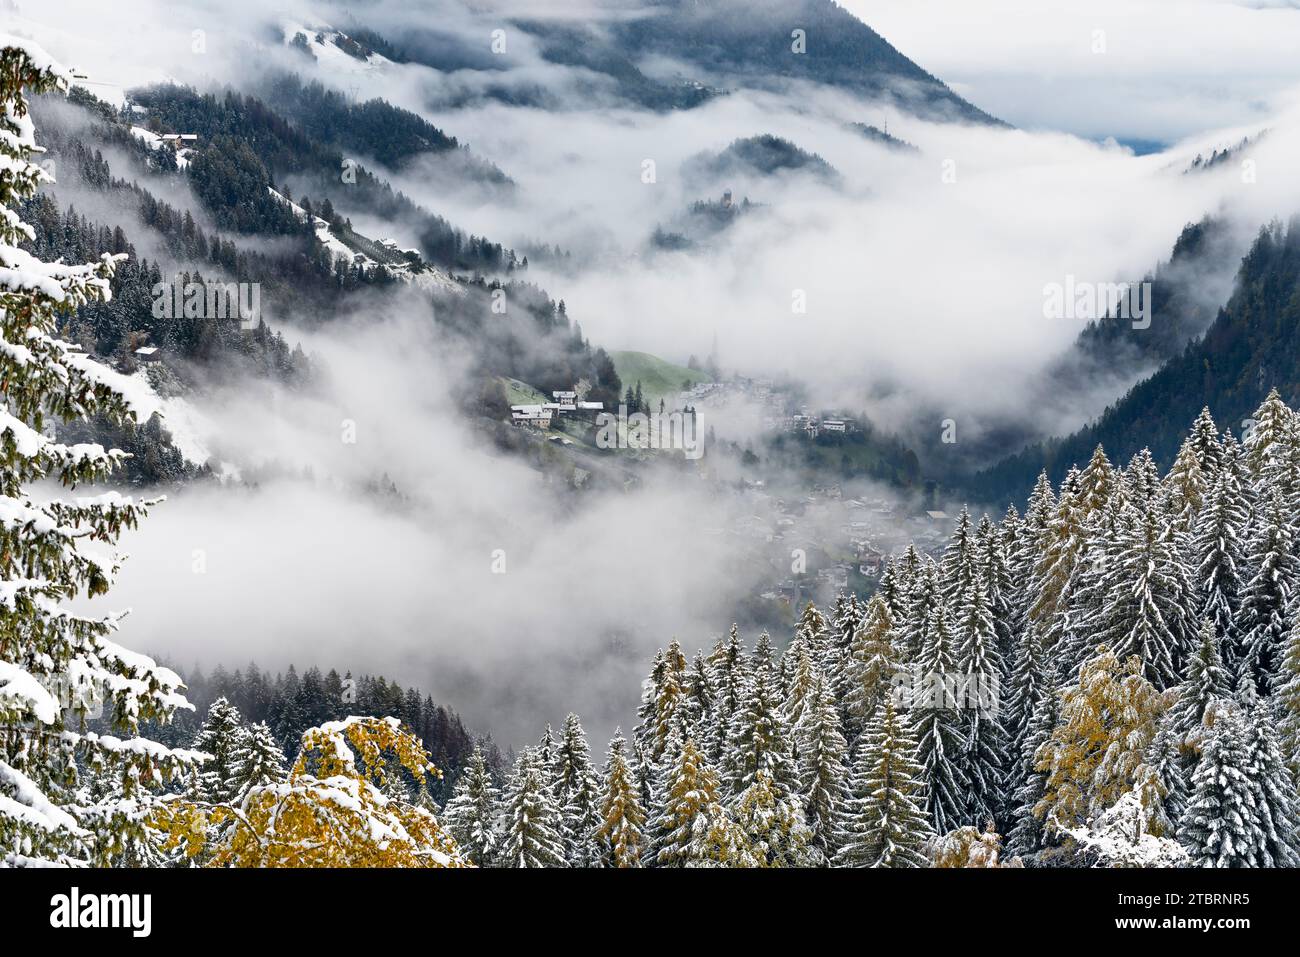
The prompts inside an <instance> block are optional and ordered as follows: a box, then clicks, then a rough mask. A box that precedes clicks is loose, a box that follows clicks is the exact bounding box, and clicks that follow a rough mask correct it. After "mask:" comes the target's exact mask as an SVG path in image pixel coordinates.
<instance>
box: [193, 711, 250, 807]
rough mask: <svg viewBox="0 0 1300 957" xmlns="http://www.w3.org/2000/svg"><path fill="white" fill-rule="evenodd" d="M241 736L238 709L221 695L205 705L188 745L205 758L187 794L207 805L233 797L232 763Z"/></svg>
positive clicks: (234, 759) (237, 752)
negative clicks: (199, 721) (197, 727)
mask: <svg viewBox="0 0 1300 957" xmlns="http://www.w3.org/2000/svg"><path fill="white" fill-rule="evenodd" d="M243 738H244V728H243V718H242V717H241V716H240V714H239V709H238V708H236V707H235V706H234V705H232V704H231V703H230V702H229V701H227V700H226V699H225V698H218V699H217V700H216V701H214V702H212V706H211V707H210V708H208V714H207V717H205V718H204V719H203V724H202V725H200V726H199V731H198V733H197V734H196V735H195V736H194V742H193V744H192V745H191V747H192V748H193V750H195V751H199V752H202V753H203V754H206V755H207V756H208V757H207V758H206V759H205V760H204V762H203V765H202V767H201V769H200V771H199V773H198V776H197V780H196V781H195V784H194V787H192V788H191V789H190V796H191V797H193V798H194V799H195V800H199V801H207V802H208V803H210V804H222V803H225V802H227V801H229V800H231V799H232V798H233V797H234V796H235V765H236V762H237V761H238V754H239V750H240V745H241V744H242V742H243Z"/></svg>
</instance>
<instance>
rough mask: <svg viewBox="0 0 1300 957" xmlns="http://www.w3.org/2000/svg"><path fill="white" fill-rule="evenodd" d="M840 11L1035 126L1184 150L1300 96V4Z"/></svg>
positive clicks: (1057, 1) (962, 3)
mask: <svg viewBox="0 0 1300 957" xmlns="http://www.w3.org/2000/svg"><path fill="white" fill-rule="evenodd" d="M840 2H841V3H842V4H843V5H844V6H846V7H847V8H848V9H850V10H852V11H853V12H854V13H855V14H857V15H858V16H859V17H860V18H862V19H863V20H864V21H865V22H866V23H868V24H869V25H870V26H871V27H872V28H874V29H875V30H876V31H877V32H879V33H881V34H882V35H883V36H884V37H885V38H886V39H887V40H889V41H890V42H891V43H893V44H894V45H895V46H896V47H898V48H899V49H900V50H901V51H902V52H903V53H905V54H907V55H908V56H909V57H911V58H912V59H914V60H915V61H916V62H918V63H920V64H921V66H923V67H925V68H926V69H927V70H929V71H930V72H932V73H935V74H936V75H938V76H939V77H940V78H941V79H943V80H945V81H947V82H948V83H949V84H950V85H951V86H952V87H954V89H956V90H957V91H958V92H960V93H961V94H963V95H964V96H966V97H967V98H969V99H970V100H972V101H973V102H974V103H975V104H976V105H978V106H980V107H982V108H983V109H985V110H988V111H989V112H991V113H993V114H994V115H996V116H999V117H1001V118H1003V119H1005V120H1007V121H1008V122H1010V123H1013V124H1015V125H1017V126H1022V127H1025V128H1034V129H1038V128H1047V129H1057V130H1066V131H1069V132H1072V133H1077V134H1079V135H1082V136H1087V137H1104V136H1115V137H1117V138H1119V139H1151V140H1162V141H1172V140H1176V139H1178V138H1180V137H1183V136H1187V135H1191V134H1194V133H1197V132H1199V131H1204V130H1206V129H1211V128H1217V127H1228V126H1237V125H1249V124H1250V123H1253V122H1259V121H1262V120H1263V119H1264V118H1265V116H1266V115H1267V114H1268V113H1270V112H1272V109H1273V108H1275V107H1276V106H1277V105H1278V104H1279V103H1282V102H1285V101H1287V100H1289V99H1291V98H1292V97H1293V95H1294V93H1295V91H1296V89H1297V88H1298V87H1300V56H1297V52H1300V2H1297V0H1235V2H1234V0H840ZM1099 30H1100V31H1104V39H1105V52H1104V53H1094V52H1093V40H1094V31H1099Z"/></svg>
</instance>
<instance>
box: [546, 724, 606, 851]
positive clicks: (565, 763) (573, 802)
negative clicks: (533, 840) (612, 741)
mask: <svg viewBox="0 0 1300 957" xmlns="http://www.w3.org/2000/svg"><path fill="white" fill-rule="evenodd" d="M554 779H555V790H556V800H557V801H558V803H559V805H560V811H561V812H562V814H563V819H564V838H565V842H566V853H565V857H566V858H567V859H568V861H569V863H570V864H572V865H574V866H575V867H587V866H590V865H594V864H596V863H598V862H599V861H600V849H599V847H598V846H597V844H596V829H597V828H598V827H599V826H600V807H599V805H600V780H599V778H597V776H596V769H595V768H594V767H593V766H592V764H591V749H590V748H589V747H588V745H587V735H586V733H585V732H584V731H583V730H582V723H581V722H580V721H579V720H578V716H577V715H576V714H573V713H572V712H570V714H569V715H568V716H567V717H566V718H565V719H564V728H563V729H562V731H561V732H560V740H559V743H558V744H557V745H556V749H555V764H554Z"/></svg>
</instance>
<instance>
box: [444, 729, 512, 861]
mask: <svg viewBox="0 0 1300 957" xmlns="http://www.w3.org/2000/svg"><path fill="white" fill-rule="evenodd" d="M498 801H499V792H498V791H497V788H496V786H495V785H494V784H493V783H492V775H491V773H490V772H489V771H488V766H487V760H486V759H485V758H484V756H483V749H482V748H481V747H478V746H477V745H476V746H475V748H474V751H473V753H472V754H470V758H469V764H468V765H466V767H465V770H464V771H462V772H461V775H460V778H459V779H458V780H457V781H456V787H455V788H454V789H453V790H452V794H451V799H450V800H449V801H447V806H446V807H445V808H444V809H443V812H442V823H443V826H444V827H446V828H447V831H448V833H450V834H451V836H452V837H453V838H455V839H456V843H457V845H459V846H460V849H461V852H462V853H463V854H464V855H465V858H466V859H467V860H468V861H469V862H470V863H471V864H474V865H476V866H478V867H491V866H492V865H493V864H494V863H496V856H497V851H498V849H499V847H500V834H499V833H498V831H499V822H498V818H497V810H498Z"/></svg>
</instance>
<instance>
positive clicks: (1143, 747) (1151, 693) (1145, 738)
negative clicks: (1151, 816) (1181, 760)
mask: <svg viewBox="0 0 1300 957" xmlns="http://www.w3.org/2000/svg"><path fill="white" fill-rule="evenodd" d="M1173 694H1174V692H1167V693H1165V694H1161V693H1160V692H1158V691H1157V690H1156V689H1155V687H1154V686H1153V685H1152V684H1151V683H1150V682H1149V681H1147V679H1146V678H1145V677H1143V674H1142V660H1141V659H1140V658H1138V657H1137V656H1136V655H1133V656H1131V657H1129V659H1128V660H1127V661H1120V660H1119V658H1118V656H1116V654H1115V653H1114V652H1113V651H1111V650H1110V649H1109V648H1106V647H1105V646H1101V647H1099V648H1098V649H1097V653H1096V654H1095V655H1094V656H1093V657H1092V658H1090V659H1088V660H1087V661H1085V662H1084V663H1083V664H1082V665H1080V666H1079V680H1078V682H1077V683H1076V684H1073V685H1070V686H1069V687H1068V688H1066V689H1065V690H1064V691H1062V692H1061V722H1060V724H1058V725H1057V727H1056V728H1055V730H1054V731H1053V732H1052V736H1051V737H1050V738H1049V739H1048V740H1047V741H1045V742H1044V743H1043V745H1042V747H1040V748H1039V750H1038V753H1037V755H1036V764H1035V769H1036V770H1037V771H1039V772H1040V773H1046V774H1047V781H1046V786H1045V789H1044V794H1043V798H1042V800H1040V801H1039V802H1038V804H1037V805H1036V806H1035V808H1034V814H1035V815H1036V816H1037V817H1038V818H1039V819H1040V820H1043V821H1046V822H1047V823H1048V825H1049V826H1051V827H1054V828H1056V829H1058V830H1062V831H1064V830H1066V829H1069V828H1076V827H1080V826H1083V825H1084V824H1086V823H1087V822H1088V821H1089V820H1090V819H1092V818H1094V817H1096V816H1097V815H1099V814H1101V813H1102V812H1103V811H1105V810H1107V809H1108V808H1110V807H1112V806H1113V805H1114V804H1115V803H1116V802H1117V801H1118V800H1119V799H1120V798H1121V797H1123V796H1124V795H1125V794H1126V793H1128V792H1129V791H1130V790H1132V789H1133V787H1134V785H1135V784H1137V783H1138V782H1139V781H1140V780H1145V776H1144V775H1143V774H1142V769H1143V759H1144V757H1145V755H1146V752H1147V749H1148V746H1149V745H1150V744H1151V740H1152V738H1154V737H1155V734H1156V730H1157V727H1158V724H1159V719H1160V716H1161V714H1163V713H1164V711H1165V710H1166V709H1167V708H1168V707H1169V705H1170V703H1171V700H1172V695H1173Z"/></svg>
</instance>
